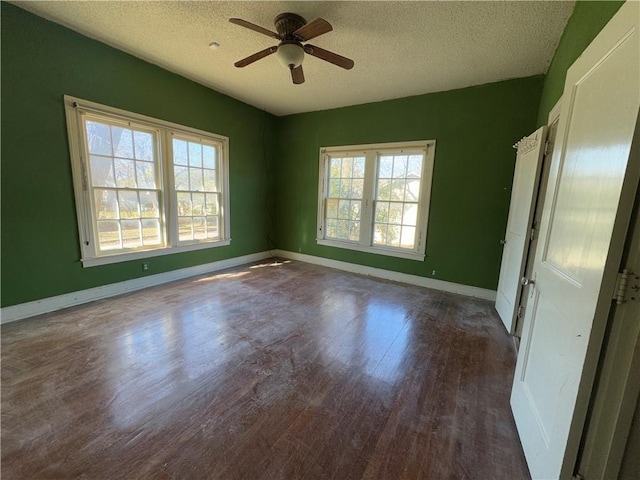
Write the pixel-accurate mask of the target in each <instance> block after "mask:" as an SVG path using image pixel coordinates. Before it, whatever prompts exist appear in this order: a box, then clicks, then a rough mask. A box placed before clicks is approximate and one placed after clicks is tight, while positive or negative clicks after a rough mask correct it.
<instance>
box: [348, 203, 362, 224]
mask: <svg viewBox="0 0 640 480" xmlns="http://www.w3.org/2000/svg"><path fill="white" fill-rule="evenodd" d="M350 203H351V205H350V207H351V208H350V215H349V218H350V219H351V220H360V202H358V201H355V200H354V201H352V202H350Z"/></svg>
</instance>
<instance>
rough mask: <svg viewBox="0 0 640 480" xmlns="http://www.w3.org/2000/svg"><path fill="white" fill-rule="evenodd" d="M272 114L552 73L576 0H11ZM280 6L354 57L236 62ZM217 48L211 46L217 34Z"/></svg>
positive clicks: (261, 44)
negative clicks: (293, 67) (291, 64)
mask: <svg viewBox="0 0 640 480" xmlns="http://www.w3.org/2000/svg"><path fill="white" fill-rule="evenodd" d="M12 3H14V4H16V5H18V6H20V7H21V8H24V9H25V10H28V11H31V12H33V13H35V14H36V15H40V16H42V17H45V18H48V19H50V20H52V21H55V22H57V23H60V24H62V25H65V26H67V27H69V28H72V29H73V30H76V31H78V32H80V33H82V34H84V35H87V36H89V37H92V38H95V39H98V40H100V41H102V42H104V43H107V44H109V45H112V46H114V47H116V48H119V49H121V50H124V51H125V52H129V53H131V54H133V55H135V56H137V57H139V58H142V59H144V60H147V61H149V62H151V63H154V64H156V65H159V66H161V67H163V68H166V69H167V70H170V71H172V72H175V73H178V74H180V75H183V76H185V77H187V78H190V79H192V80H194V81H196V82H198V83H201V84H203V85H206V86H208V87H211V88H213V89H215V90H217V91H219V92H222V93H226V94H228V95H230V96H232V97H234V98H237V99H239V100H242V101H244V102H247V103H249V104H251V105H255V106H257V107H259V108H262V109H265V110H267V111H269V112H271V113H274V114H276V115H286V114H291V113H298V112H308V111H315V110H325V109H328V108H335V107H341V106H346V105H355V104H360V103H367V102H374V101H380V100H387V99H391V98H400V97H406V96H410V95H418V94H423V93H429V92H436V91H443V90H451V89H454V88H461V87H467V86H471V85H480V84H484V83H489V82H495V81H499V80H504V79H508V78H516V77H525V76H529V75H536V74H542V73H545V72H546V70H547V67H548V65H549V62H550V60H551V58H552V56H553V52H554V51H555V48H556V45H557V44H558V41H559V39H560V36H561V34H562V31H563V29H564V27H565V25H566V23H567V20H568V18H569V16H570V15H571V12H572V10H573V5H574V2H573V1H571V2H563V1H533V2H528V1H493V2H480V1H473V2H435V1H418V2H384V1H377V2H360V1H352V2H314V1H302V2H215V1H214V2H212V1H192V2H178V1H164V2H155V1H126V2H123V1H71V2H67V1H55V2H48V1H29V2H12ZM282 12H293V13H297V14H299V15H302V16H303V17H304V18H306V19H307V21H311V20H313V19H314V18H316V17H322V18H324V19H326V20H328V21H329V22H330V23H331V24H332V25H333V29H334V30H333V31H332V32H329V33H327V34H325V35H322V36H320V37H318V38H316V39H313V40H312V41H311V42H310V43H312V44H315V45H317V46H319V47H322V48H324V49H328V50H331V51H335V52H336V53H339V54H341V55H344V56H346V57H349V58H352V59H353V60H354V61H355V67H354V68H353V69H352V70H348V71H347V70H343V69H341V68H338V67H336V66H334V65H331V64H329V63H325V62H323V61H322V60H319V59H317V58H313V57H309V56H307V57H306V58H305V61H304V63H303V67H304V71H305V77H306V82H305V83H304V84H302V85H293V84H292V83H291V78H290V74H289V72H288V70H287V69H286V68H285V67H283V66H282V65H281V64H280V63H279V62H278V60H277V59H276V57H275V55H272V56H270V57H267V58H264V59H262V60H260V61H258V62H256V63H254V64H252V65H249V66H247V67H245V68H242V69H239V68H235V67H234V66H233V63H234V62H235V61H237V60H239V59H241V58H244V57H246V56H248V55H250V54H252V53H254V52H257V51H258V50H262V49H264V48H267V47H269V46H271V45H275V44H276V43H277V41H276V40H274V39H271V38H269V37H267V36H264V35H261V34H259V33H255V32H253V31H251V30H248V29H246V28H242V27H239V26H237V25H233V24H231V23H229V21H228V20H229V18H231V17H239V18H243V19H245V20H248V21H249V22H252V23H255V24H258V25H261V26H263V27H266V28H268V29H270V30H274V27H273V19H274V17H275V16H276V15H277V14H279V13H282ZM213 41H215V42H217V43H219V44H220V45H221V47H220V48H219V49H218V50H215V51H214V50H211V49H210V48H209V47H208V45H209V44H210V43H211V42H213Z"/></svg>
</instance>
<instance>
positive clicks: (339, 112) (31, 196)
mask: <svg viewBox="0 0 640 480" xmlns="http://www.w3.org/2000/svg"><path fill="white" fill-rule="evenodd" d="M622 3H623V2H619V1H615V2H614V1H611V2H578V3H577V4H576V7H575V10H574V13H573V15H572V17H571V18H570V20H569V23H568V25H567V27H566V30H565V32H564V34H563V36H562V38H561V40H560V43H559V45H558V48H557V50H556V53H555V55H554V58H553V60H552V62H551V65H550V67H549V71H548V74H547V75H546V77H542V76H538V77H530V78H525V79H517V80H509V81H505V82H499V83H494V84H489V85H483V86H479V87H472V88H466V89H461V90H454V91H449V92H440V93H434V94H429V95H421V96H416V97H410V98H404V99H399V100H390V101H386V102H380V103H373V104H366V105H359V106H354V107H347V108H341V109H335V110H328V111H322V112H312V113H306V114H300V115H292V116H287V117H281V118H275V117H274V116H272V115H269V114H265V113H264V112H262V111H260V110H258V109H255V108H253V107H251V106H248V105H246V104H244V103H242V102H239V101H237V100H234V99H232V98H230V97H227V96H225V95H222V94H219V93H217V92H214V91H212V90H210V89H208V88H206V87H203V86H201V85H198V84H196V83H194V82H191V81H189V80H187V79H185V78H183V77H180V76H179V75H175V74H172V73H170V72H167V71H166V70H163V69H161V68H159V67H156V66H154V65H151V64H149V63H146V62H144V61H141V60H139V59H137V58H135V57H132V56H130V55H127V54H125V53H123V52H121V51H119V50H116V49H114V48H111V47H109V46H106V45H104V44H102V43H100V42H97V41H94V40H90V39H88V38H86V37H83V36H81V35H79V34H77V33H75V32H72V31H70V30H68V29H66V28H63V27H61V26H58V25H56V24H54V23H51V22H48V21H46V20H43V19H41V18H39V17H36V16H34V15H31V14H29V13H27V12H25V11H23V10H21V9H20V8H17V7H15V6H12V5H9V4H7V3H2V6H1V8H2V46H1V48H2V51H1V53H2V85H1V86H2V111H1V116H2V145H1V154H2V165H1V167H2V183H1V188H2V191H1V201H2V205H1V215H2V218H1V241H2V244H1V246H2V259H1V260H2V279H1V280H2V289H1V303H2V306H9V305H15V304H19V303H22V302H27V301H31V300H36V299H40V298H46V297H50V296H53V295H59V294H63V293H68V292H73V291H77V290H83V289H86V288H91V287H95V286H100V285H105V284H108V283H113V282H119V281H123V280H128V279H132V278H136V277H140V276H142V271H141V266H140V261H130V262H123V263H120V264H115V265H105V266H100V267H92V268H84V269H83V268H82V266H81V264H80V261H79V258H80V249H79V246H78V232H77V222H76V218H75V205H74V198H73V188H72V178H71V166H70V162H69V151H68V144H67V135H66V126H65V119H64V108H63V103H62V96H63V95H64V94H69V95H74V96H78V97H80V98H85V99H87V100H92V101H95V102H99V103H104V104H107V105H111V106H114V107H118V108H122V109H125V110H130V111H133V112H137V113H142V114H145V115H149V116H152V117H157V118H161V119H164V120H168V121H172V122H175V123H180V124H184V125H187V126H191V127H195V128H199V129H202V130H207V131H211V132H214V133H218V134H222V135H226V136H228V137H229V138H230V150H231V152H230V181H231V236H232V244H231V245H230V246H228V247H219V248H213V249H206V250H201V251H196V252H189V253H181V254H173V255H165V256H162V257H154V258H152V259H151V260H150V261H149V263H150V270H149V274H155V273H160V272H164V271H169V270H173V269H176V268H183V267H188V266H192V265H198V264H202V263H208V262H212V261H216V260H221V259H225V258H232V257H236V256H240V255H246V254H250V253H255V252H260V251H263V250H266V249H267V248H273V247H275V246H277V247H278V248H282V249H285V250H290V251H294V252H302V253H307V254H310V255H317V256H322V257H326V258H331V259H337V260H343V261H347V262H353V263H358V264H362V265H370V266H374V267H378V268H386V269H389V270H395V271H400V272H406V273H411V274H415V275H421V276H426V277H432V274H431V272H432V270H436V274H435V275H434V276H433V277H434V278H438V279H442V280H448V281H452V282H457V283H462V284H467V285H475V286H479V287H484V288H490V289H495V288H496V285H497V277H498V268H499V263H500V256H501V253H502V248H501V246H500V244H499V240H500V239H501V238H502V237H503V235H504V229H505V223H506V217H507V211H508V204H509V195H510V186H511V179H512V174H513V165H514V160H515V155H514V152H513V150H512V149H511V145H512V144H513V143H514V142H515V141H516V140H518V139H519V138H521V137H522V136H523V135H526V134H528V133H530V132H531V131H533V130H534V129H535V125H536V114H537V119H538V121H537V123H538V124H539V125H542V124H544V123H546V118H547V115H548V112H549V110H550V109H551V107H552V106H553V105H554V104H555V102H556V101H557V99H558V98H559V97H560V95H561V93H562V89H563V87H564V79H565V75H566V71H567V69H568V67H569V66H570V65H571V64H572V63H573V62H574V61H575V59H576V58H577V57H578V56H579V55H580V54H581V53H582V51H583V50H584V48H585V47H586V46H587V45H588V44H589V43H590V42H591V40H592V39H593V38H594V37H595V36H596V35H597V33H598V32H599V31H600V30H601V29H602V27H603V26H604V25H605V24H606V23H607V22H608V20H609V19H610V18H611V16H612V15H613V14H614V13H615V12H616V11H617V10H618V9H619V8H620V6H621V4H622ZM263 131H264V132H265V135H264V138H263ZM429 139H435V140H436V141H437V147H436V158H435V167H434V179H433V189H432V198H431V208H430V217H429V232H428V239H427V258H426V259H425V261H424V262H417V261H412V260H403V259H396V258H393V257H382V256H376V255H371V254H366V253H362V252H355V251H349V250H342V249H337V248H331V247H322V246H318V245H316V242H315V229H316V203H317V176H318V151H319V148H320V147H321V146H331V145H349V144H360V143H379V142H392V141H403V140H429ZM256 192H257V194H256ZM268 206H271V207H272V208H268ZM276 221H277V223H276ZM268 239H271V240H268ZM273 239H275V242H276V243H274V241H273Z"/></svg>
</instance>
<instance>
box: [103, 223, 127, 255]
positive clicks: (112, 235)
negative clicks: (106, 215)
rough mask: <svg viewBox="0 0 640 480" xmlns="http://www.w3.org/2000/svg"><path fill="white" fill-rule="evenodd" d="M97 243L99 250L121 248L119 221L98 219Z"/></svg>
mask: <svg viewBox="0 0 640 480" xmlns="http://www.w3.org/2000/svg"><path fill="white" fill-rule="evenodd" d="M98 245H99V246H100V250H114V249H120V248H122V242H121V239H120V222H118V221H98Z"/></svg>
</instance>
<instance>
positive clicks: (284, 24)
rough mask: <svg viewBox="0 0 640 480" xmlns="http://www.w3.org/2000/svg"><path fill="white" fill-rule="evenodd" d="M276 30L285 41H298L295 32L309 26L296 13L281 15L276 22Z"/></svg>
mask: <svg viewBox="0 0 640 480" xmlns="http://www.w3.org/2000/svg"><path fill="white" fill-rule="evenodd" d="M274 23H275V27H276V30H277V31H278V33H279V34H280V36H281V37H282V39H283V40H296V39H295V38H294V36H293V32H295V31H296V30H298V29H299V28H301V27H304V26H305V25H306V24H307V21H306V20H305V19H304V18H302V17H301V16H300V15H296V14H295V13H281V14H280V15H278V16H277V17H276V19H275V20H274Z"/></svg>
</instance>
